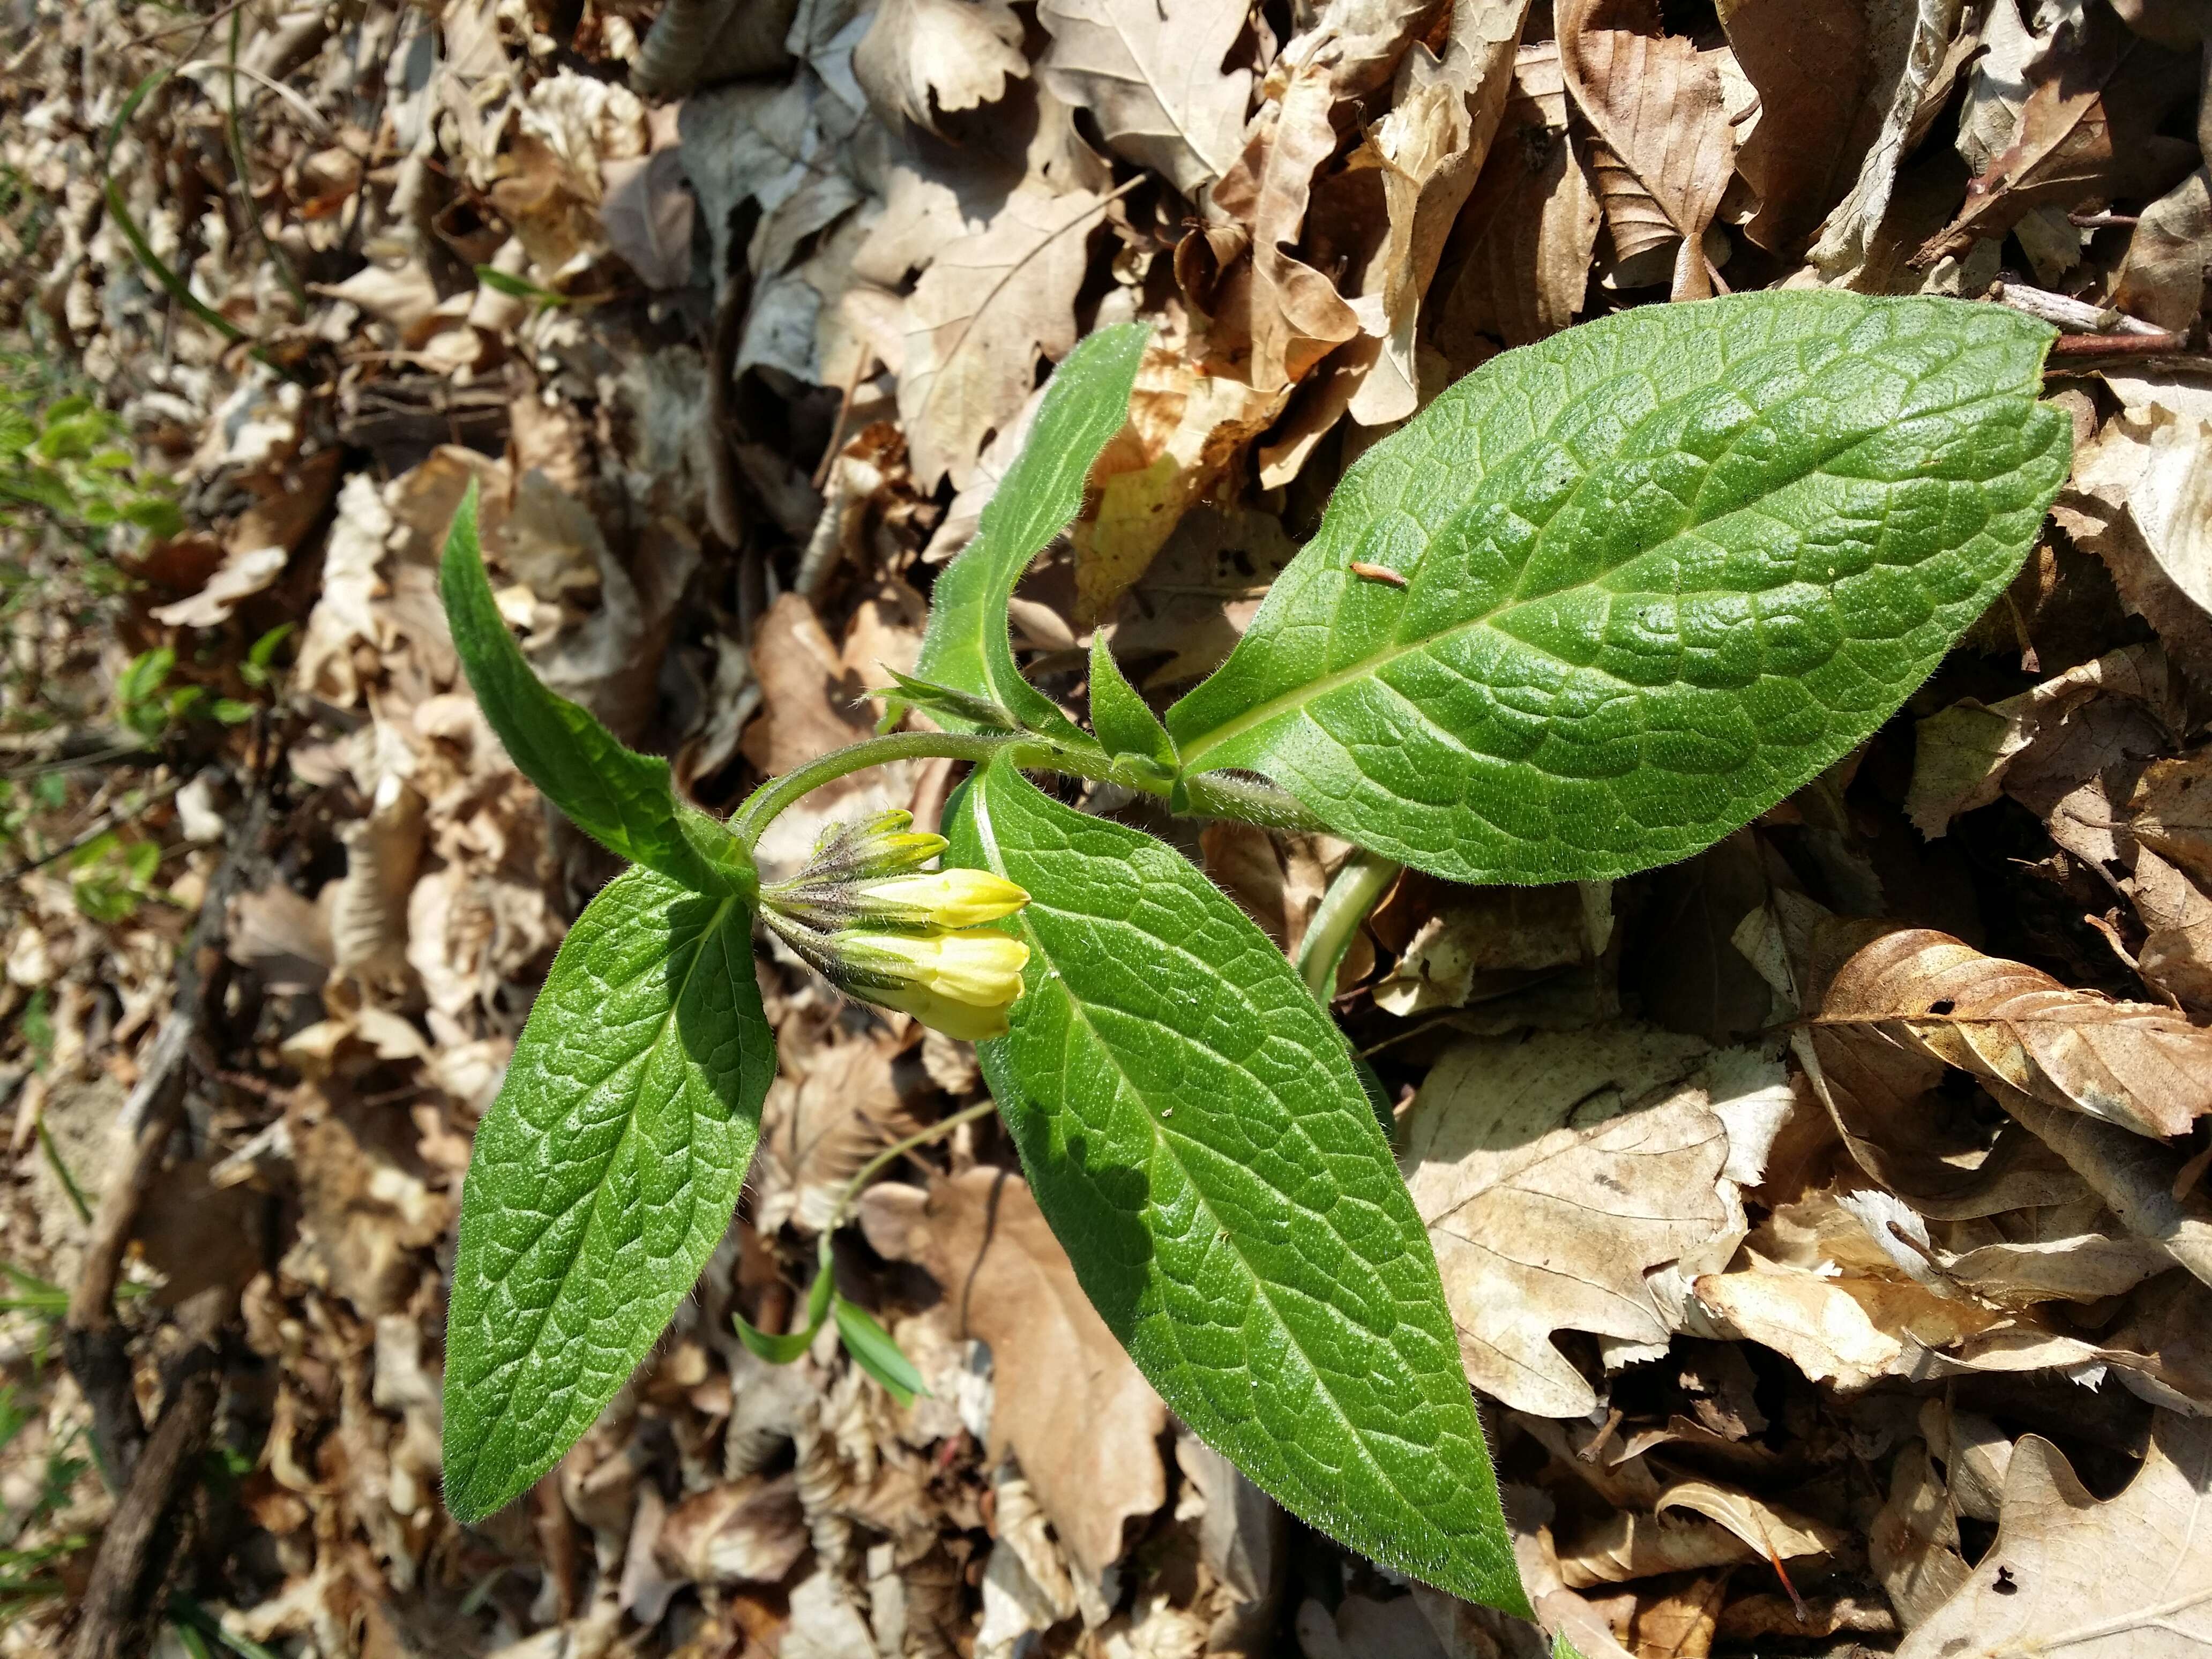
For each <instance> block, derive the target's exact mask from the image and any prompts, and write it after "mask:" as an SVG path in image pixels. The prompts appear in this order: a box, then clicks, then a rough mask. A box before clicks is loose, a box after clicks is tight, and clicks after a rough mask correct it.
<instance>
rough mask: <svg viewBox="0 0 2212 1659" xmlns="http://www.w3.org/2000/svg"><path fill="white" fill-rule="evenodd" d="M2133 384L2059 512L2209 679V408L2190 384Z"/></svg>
mask: <svg viewBox="0 0 2212 1659" xmlns="http://www.w3.org/2000/svg"><path fill="white" fill-rule="evenodd" d="M2133 390H2135V392H2136V395H2135V396H2133V397H2130V398H2125V399H2124V401H2125V402H2126V403H2127V405H2128V406H2127V408H2126V410H2124V413H2122V414H2121V415H2120V416H2118V417H2116V418H2115V419H2112V420H2110V421H2107V422H2106V423H2105V425H2104V427H2103V428H2102V429H2101V430H2100V432H2099V433H2098V435H2097V437H2096V439H2095V441H2093V442H2092V443H2090V444H2088V445H2087V446H2086V447H2084V448H2083V449H2082V450H2081V452H2080V453H2078V454H2077V455H2076V456H2075V467H2074V478H2073V482H2072V483H2070V484H2069V486H2068V488H2067V489H2065V491H2064V492H2063V493H2062V494H2061V495H2060V497H2059V499H2058V501H2057V504H2056V506H2055V507H2054V509H2053V511H2054V513H2055V514H2056V516H2057V520H2058V522H2059V524H2060V525H2061V526H2063V527H2064V528H2065V529H2066V531H2067V532H2069V534H2070V535H2072V536H2073V537H2074V538H2075V541H2077V542H2078V543H2080V544H2081V545H2082V546H2084V547H2086V548H2087V549H2088V550H2090V551H2091V552H2093V553H2094V554H2095V555H2096V556H2098V557H2099V558H2100V559H2102V560H2103V561H2104V562H2105V565H2106V568H2107V569H2109V570H2110V571H2111V572H2112V580H2113V582H2114V584H2115V585H2116V586H2118V588H2119V590H2120V597H2121V599H2123V600H2124V601H2125V602H2126V604H2127V606H2128V608H2129V609H2130V611H2136V613H2138V614H2139V615H2141V616H2142V617H2143V619H2144V620H2145V621H2147V622H2148V623H2150V625H2151V626H2152V627H2153V628H2154V629H2156V630H2157V631H2158V635H2159V638H2160V641H2163V642H2164V644H2165V645H2166V648H2167V649H2168V650H2169V651H2170V652H2172V653H2173V654H2174V656H2175V657H2176V658H2177V659H2179V661H2180V662H2181V663H2182V664H2183V665H2185V666H2186V667H2188V668H2190V669H2191V670H2192V671H2195V672H2196V673H2197V675H2198V676H2199V677H2200V678H2212V615H2208V612H2212V409H2204V408H2203V406H2202V405H2201V404H2199V403H2198V402H2197V399H2196V398H2194V397H2193V396H2192V395H2191V393H2192V392H2193V391H2194V388H2191V387H2188V386H2179V387H2173V388H2169V387H2167V386H2164V385H2161V384H2159V383H2154V382H2137V383H2136V387H2135V388H2133Z"/></svg>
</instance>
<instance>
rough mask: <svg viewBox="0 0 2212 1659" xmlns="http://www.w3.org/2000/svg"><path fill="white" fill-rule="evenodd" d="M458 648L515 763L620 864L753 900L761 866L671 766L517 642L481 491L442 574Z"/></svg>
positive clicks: (468, 502) (461, 520)
mask: <svg viewBox="0 0 2212 1659" xmlns="http://www.w3.org/2000/svg"><path fill="white" fill-rule="evenodd" d="M438 585H439V588H440V590H441V593H442V595H443V597H444V599H445V604H446V620H447V623H448V625H450V626H451V628H452V629H453V647H454V649H455V650H456V651H458V652H459V653H460V659H461V665H462V666H463V667H464V668H465V669H466V670H467V671H468V676H469V684H470V685H471V686H472V687H473V688H474V689H475V690H476V694H477V702H479V703H480V704H481V705H483V712H484V718H485V719H486V720H489V721H490V722H491V729H492V730H493V731H495V732H498V733H499V740H500V742H501V744H504V745H506V748H507V754H508V755H509V756H510V757H512V758H513V762H514V763H515V765H516V766H518V767H520V769H522V774H523V775H524V776H525V777H526V778H528V779H529V780H530V781H531V782H532V783H534V784H536V785H537V786H538V787H539V788H540V789H542V790H544V792H545V794H546V797H547V799H550V800H551V801H552V803H553V804H554V805H556V806H557V807H559V808H560V809H561V810H562V811H563V812H565V813H567V814H568V817H570V818H571V819H573V820H574V823H575V824H576V827H577V828H578V829H581V830H582V831H583V832H584V833H585V834H586V835H587V836H591V837H592V840H594V841H596V842H599V844H600V845H601V846H603V847H605V848H607V850H608V851H610V852H612V853H618V854H621V855H622V856H623V858H626V859H629V860H632V861H633V862H634V863H637V864H642V865H643V866H646V868H647V869H648V870H658V871H659V872H660V873H661V874H662V875H664V876H667V877H669V878H671V879H673V880H675V881H678V882H680V883H682V884H684V886H686V887H688V888H690V889H691V890H693V891H694V892H699V893H744V894H747V895H750V892H751V891H752V890H753V886H754V878H753V874H752V865H751V860H750V859H749V858H748V857H747V856H746V854H745V852H744V848H742V847H741V846H740V845H739V844H738V842H737V841H736V839H735V838H734V837H733V836H731V835H730V833H729V832H728V831H727V830H726V829H724V828H723V827H722V825H721V824H720V823H717V822H716V821H715V820H714V819H713V818H710V817H708V816H707V815H706V814H705V813H704V812H702V811H699V810H698V809H697V808H696V807H693V806H687V805H684V803H683V802H681V801H679V800H678V799H677V798H676V789H675V782H674V779H673V777H672V775H671V773H670V772H669V769H668V763H667V762H666V761H665V760H662V759H660V758H659V757H656V756H652V755H641V754H639V753H637V752H636V751H635V750H632V749H629V748H627V747H625V746H624V745H623V743H622V741H621V740H620V739H619V738H617V737H616V736H615V734H614V733H613V732H610V731H608V730H607V728H606V727H605V726H602V725H600V724H599V720H597V719H596V718H595V717H594V716H593V715H592V712H591V710H589V709H587V708H583V707H581V706H580V705H579V704H576V703H573V702H569V701H568V698H566V697H564V696H561V695H560V694H559V693H557V692H555V691H552V690H549V689H548V688H547V687H546V685H545V683H544V681H542V680H540V679H539V678H538V675H537V673H536V672H535V671H533V670H532V668H531V666H530V664H529V662H528V661H527V660H526V659H525V658H524V656H523V654H522V647H520V646H518V645H517V644H516V643H515V642H514V636H513V635H512V634H510V633H508V632H507V619H506V618H505V617H502V616H501V615H500V614H499V605H498V602H497V601H496V600H495V599H493V597H492V591H491V583H490V581H489V579H488V578H486V576H485V575H484V568H483V550H482V548H481V544H479V542H478V540H477V490H476V486H475V485H473V484H471V485H470V487H469V492H468V494H467V495H465V496H463V497H462V498H461V507H460V511H459V513H456V514H454V517H453V529H452V530H451V531H450V532H448V533H447V538H446V556H445V560H444V562H443V563H442V565H441V567H440V569H439V573H438Z"/></svg>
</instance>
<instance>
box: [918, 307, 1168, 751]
mask: <svg viewBox="0 0 2212 1659" xmlns="http://www.w3.org/2000/svg"><path fill="white" fill-rule="evenodd" d="M1151 337H1152V329H1151V327H1150V325H1147V324H1144V323H1123V324H1121V325H1119V326H1118V327H1115V328H1103V329H1100V330H1099V331H1098V332H1097V333H1096V334H1093V335H1091V337H1089V338H1088V339H1086V340H1085V341H1084V342H1083V343H1081V344H1080V345H1079V346H1077V347H1076V348H1075V349H1074V350H1073V351H1072V352H1070V353H1069V354H1068V356H1067V361H1066V362H1063V363H1062V364H1060V367H1059V368H1057V369H1055V370H1054V372H1053V377H1052V383H1051V385H1049V386H1047V387H1046V388H1045V394H1044V400H1043V402H1042V404H1039V406H1038V408H1037V413H1036V422H1035V423H1034V424H1032V425H1031V426H1030V435H1029V439H1028V441H1026V442H1025V443H1024V444H1023V445H1022V453H1020V455H1018V457H1016V458H1015V460H1014V464H1013V465H1012V466H1010V467H1008V468H1007V469H1006V477H1003V478H1001V479H1000V480H999V487H998V489H997V490H996V491H994V493H993V495H992V496H991V501H990V504H989V505H988V506H987V507H985V508H984V509H983V517H982V522H981V525H980V526H978V527H977V529H976V532H975V540H974V541H972V542H970V543H969V544H968V545H967V547H966V548H965V549H964V550H962V552H961V554H960V556H959V557H957V558H956V559H955V560H953V561H952V562H951V564H949V565H947V566H946V567H945V574H943V575H941V576H939V578H938V579H937V586H936V587H935V588H934V589H933V590H932V591H931V593H930V602H929V627H928V630H927V633H925V634H924V635H923V636H922V641H921V658H920V659H919V660H918V661H917V662H916V663H915V669H914V672H915V678H917V679H919V680H923V681H928V682H932V683H933V684H937V685H940V686H945V687H948V688H950V689H951V690H952V691H954V692H956V693H962V694H965V695H966V696H971V697H981V698H982V699H984V700H985V701H986V702H989V703H991V704H993V705H994V706H995V707H997V708H1000V709H1001V710H1003V711H1004V712H1005V714H1006V720H1005V721H1004V724H1005V725H1006V726H1009V727H1013V726H1020V727H1025V728H1027V729H1028V730H1030V731H1032V732H1042V733H1044V734H1045V735H1046V736H1048V737H1054V738H1061V739H1063V740H1065V741H1068V742H1073V743H1087V742H1088V739H1087V738H1085V736H1084V734H1083V732H1082V729H1081V728H1080V727H1079V726H1077V725H1076V724H1075V723H1074V722H1073V720H1069V719H1068V718H1067V716H1066V715H1065V714H1062V713H1061V712H1060V708H1059V707H1058V705H1056V704H1055V703H1054V702H1053V700H1052V699H1051V698H1050V697H1048V696H1045V695H1044V693H1043V692H1042V691H1040V690H1037V689H1036V687H1035V686H1033V685H1031V684H1030V683H1029V682H1028V681H1027V680H1025V679H1024V678H1022V675H1021V670H1020V669H1018V668H1017V667H1016V666H1015V665H1014V653H1013V647H1012V645H1011V644H1010V643H1009V642H1008V641H1007V638H1006V602H1007V601H1008V600H1009V599H1012V598H1013V594H1014V584H1015V583H1017V582H1018V581H1019V580H1021V578H1022V572H1024V570H1027V569H1028V568H1030V561H1031V560H1032V559H1034V558H1036V556H1037V555H1038V554H1040V553H1042V552H1043V551H1044V550H1045V544H1047V543H1048V542H1049V541H1051V540H1052V538H1054V536H1057V535H1058V534H1059V533H1060V532H1061V531H1062V530H1065V529H1066V527H1067V524H1068V520H1071V519H1073V518H1074V516H1075V515H1076V514H1077V513H1079V512H1080V511H1081V510H1082V507H1083V487H1084V482H1085V479H1086V478H1088V477H1089V476H1090V473H1091V463H1092V462H1093V461H1095V460H1097V459H1098V452H1099V451H1100V450H1102V449H1103V448H1105V447H1106V444H1107V441H1108V440H1109V439H1110V438H1112V437H1113V435H1115V433H1117V432H1119V431H1120V430H1121V427H1122V424H1123V423H1124V422H1126V421H1127V419H1128V417H1129V393H1130V391H1131V389H1132V388H1133V387H1134V386H1135V385H1136V383H1137V365H1138V364H1139V362H1143V360H1144V356H1145V343H1146V341H1147V340H1148V339H1150V338H1151ZM930 713H931V714H932V715H933V717H934V718H935V719H936V720H938V721H939V724H941V725H944V726H947V727H950V728H951V729H952V730H956V731H963V732H967V731H975V730H978V729H980V728H981V722H980V721H978V720H975V719H973V718H971V717H964V716H963V714H961V713H960V712H959V711H958V710H957V709H954V708H949V707H947V708H940V707H939V706H938V705H937V704H936V703H932V704H931V705H930Z"/></svg>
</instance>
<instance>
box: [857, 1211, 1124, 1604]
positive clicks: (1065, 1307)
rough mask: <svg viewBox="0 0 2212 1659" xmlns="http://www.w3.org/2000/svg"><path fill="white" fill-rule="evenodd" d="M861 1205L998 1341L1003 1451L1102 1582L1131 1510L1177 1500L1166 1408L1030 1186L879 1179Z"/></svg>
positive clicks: (996, 1430) (875, 1233) (997, 1425)
mask: <svg viewBox="0 0 2212 1659" xmlns="http://www.w3.org/2000/svg"><path fill="white" fill-rule="evenodd" d="M860 1218H861V1223H862V1225H863V1226H864V1227H865V1228H866V1231H867V1236H868V1242H869V1243H871V1244H872V1245H873V1246H874V1247H875V1248H876V1249H877V1250H878V1251H879V1252H880V1253H881V1254H882V1255H885V1256H888V1257H890V1259H891V1260H893V1261H913V1262H916V1263H918V1264H920V1265H921V1267H924V1268H926V1269H927V1271H928V1273H929V1274H930V1276H931V1277H932V1278H933V1279H936V1280H937V1282H938V1283H939V1285H942V1286H944V1287H945V1295H946V1296H947V1297H951V1299H952V1301H953V1302H954V1304H955V1305H956V1308H957V1312H958V1315H959V1317H960V1320H961V1324H962V1328H963V1331H964V1332H965V1334H969V1335H972V1336H975V1337H978V1338H980V1339H981V1340H983V1341H985V1342H987V1343H988V1344H989V1345H990V1347H991V1360H992V1370H993V1376H994V1382H995V1390H994V1406H993V1409H992V1414H991V1450H992V1454H993V1455H994V1457H997V1456H1003V1455H1005V1454H1006V1452H1008V1451H1011V1452H1012V1453H1013V1455H1014V1456H1015V1457H1016V1458H1017V1459H1018V1460H1019V1462H1020V1463H1021V1468H1022V1474H1023V1475H1024V1477H1025V1478H1026V1479H1027V1480H1028V1481H1029V1483H1030V1486H1031V1487H1032V1488H1033V1489H1034V1490H1035V1491H1036V1495H1037V1501H1038V1502H1039V1503H1040V1504H1042V1506H1043V1509H1044V1513H1045V1515H1046V1516H1048V1518H1049V1519H1050V1520H1051V1522H1052V1523H1053V1526H1054V1529H1055V1530H1056V1531H1057V1532H1058V1533H1059V1534H1060V1541H1061V1543H1063V1544H1064V1545H1065V1546H1066V1548H1067V1551H1068V1553H1069V1555H1070V1556H1071V1557H1072V1559H1073V1562H1074V1565H1076V1567H1077V1569H1078V1570H1079V1571H1080V1572H1081V1573H1083V1574H1085V1575H1086V1576H1087V1577H1089V1578H1090V1579H1091V1580H1092V1581H1093V1582H1095V1581H1096V1580H1097V1577H1098V1576H1099V1575H1100V1574H1101V1573H1103V1572H1104V1571H1105V1570H1106V1569H1107V1568H1108V1567H1110V1566H1111V1565H1114V1563H1115V1561H1117V1560H1119V1559H1121V1547H1122V1529H1123V1526H1124V1523H1125V1522H1127V1521H1128V1520H1130V1519H1132V1518H1134V1517H1140V1516H1148V1515H1150V1514H1152V1511H1153V1510H1157V1509H1158V1508H1159V1506H1160V1504H1162V1503H1163V1502H1164V1501H1165V1499H1166V1497H1167V1477H1166V1473H1165V1471H1164V1468H1163V1467H1162V1465H1161V1462H1160V1454H1159V1446H1158V1441H1159V1437H1160V1434H1161V1431H1163V1430H1164V1428H1165V1427H1166V1425H1167V1408H1166V1407H1164V1406H1163V1405H1162V1404H1161V1403H1160V1399H1159V1396H1158V1395H1156V1394H1154V1393H1153V1392H1152V1385H1151V1384H1149V1383H1146V1381H1145V1379H1144V1378H1143V1377H1142V1376H1139V1374H1138V1372H1137V1368H1136V1367H1135V1366H1134V1365H1133V1364H1130V1363H1129V1357H1128V1355H1127V1354H1126V1353H1124V1352H1122V1351H1121V1344H1120V1343H1118V1342H1116V1341H1115V1340H1114V1334H1113V1333H1112V1332H1111V1331H1109V1330H1108V1329H1107V1328H1106V1323H1105V1322H1104V1321H1103V1320H1102V1319H1101V1318H1099V1316H1098V1314H1097V1310H1095V1309H1094V1308H1092V1307H1091V1304H1090V1301H1089V1300H1088V1299H1087V1298H1086V1297H1085V1296H1084V1294H1083V1291H1082V1288H1081V1286H1079V1285H1077V1283H1076V1282H1075V1272H1074V1269H1073V1268H1072V1267H1069V1266H1068V1262H1067V1255H1066V1252H1065V1251H1064V1250H1062V1249H1060V1241H1059V1240H1057V1239H1055V1238H1054V1237H1053V1236H1052V1230H1051V1229H1050V1228H1049V1227H1048V1226H1047V1225H1045V1220H1044V1216H1043V1214H1042V1212H1040V1211H1039V1210H1038V1209H1037V1207H1036V1200H1035V1199H1033V1198H1031V1197H1030V1190H1029V1188H1027V1187H1026V1186H1024V1184H1023V1182H1021V1180H1020V1178H1019V1177H1018V1176H1011V1175H1008V1174H1006V1172H1005V1171H1003V1170H994V1169H989V1168H978V1169H974V1170H968V1171H967V1172H966V1173H964V1174H963V1175H959V1176H954V1177H952V1178H951V1179H950V1180H946V1181H939V1182H934V1183H933V1184H932V1185H931V1187H930V1188H929V1190H928V1191H927V1192H926V1193H925V1192H922V1191H920V1190H918V1189H917V1188H912V1187H901V1186H877V1187H873V1188H870V1189H869V1190H868V1193H867V1194H866V1197H864V1198H863V1199H862V1200H861V1204H860ZM1070 1425H1080V1429H1079V1431H1073V1432H1071V1429H1070Z"/></svg>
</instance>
